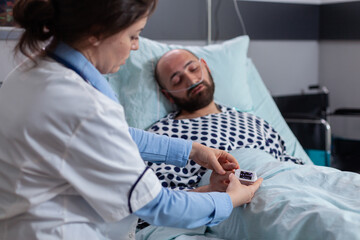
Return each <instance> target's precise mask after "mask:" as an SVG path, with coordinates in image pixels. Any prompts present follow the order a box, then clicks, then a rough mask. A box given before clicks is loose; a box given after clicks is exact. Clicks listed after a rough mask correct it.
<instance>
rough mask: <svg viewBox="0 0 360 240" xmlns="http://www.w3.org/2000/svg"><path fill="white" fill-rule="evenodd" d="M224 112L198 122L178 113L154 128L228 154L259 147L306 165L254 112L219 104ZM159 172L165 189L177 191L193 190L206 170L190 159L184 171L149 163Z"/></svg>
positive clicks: (160, 132)
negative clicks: (287, 150) (288, 149)
mask: <svg viewBox="0 0 360 240" xmlns="http://www.w3.org/2000/svg"><path fill="white" fill-rule="evenodd" d="M218 106H219V108H220V110H221V113H218V114H210V115H207V116H203V117H199V118H194V119H181V120H176V119H174V118H175V117H176V116H177V114H178V112H174V113H170V114H169V115H167V116H166V117H164V118H162V119H160V120H159V121H158V122H156V123H155V124H154V125H153V126H152V127H151V128H150V129H149V131H150V132H154V133H157V134H160V135H166V136H170V137H174V138H183V139H187V140H192V141H195V142H199V143H201V144H203V145H205V146H208V147H212V148H216V149H222V150H225V151H227V152H229V151H231V150H234V149H238V148H257V149H261V150H264V151H266V152H267V153H269V154H271V155H272V156H274V157H275V158H276V159H278V160H279V161H292V162H294V163H296V164H304V162H303V161H302V160H301V159H297V158H295V157H292V156H290V155H287V153H286V147H285V142H284V141H283V140H282V139H281V137H280V135H279V134H278V133H277V132H276V131H275V130H274V129H273V128H272V127H271V126H270V125H269V124H268V123H267V122H266V121H264V120H263V119H261V118H259V117H256V116H255V115H253V114H250V113H244V112H239V111H236V110H235V109H233V108H228V107H225V106H221V105H218ZM147 164H148V165H149V166H150V167H151V168H152V169H153V170H154V171H155V173H156V175H157V177H158V178H159V180H160V182H161V184H162V186H163V187H170V188H172V189H176V190H183V189H193V188H195V187H196V186H197V184H198V183H199V181H200V180H201V177H202V176H203V175H204V174H205V172H206V169H205V168H203V167H201V166H200V165H198V164H196V163H195V162H194V161H193V160H190V161H189V162H188V163H187V165H186V166H185V167H183V168H179V167H175V166H172V165H166V164H153V163H147Z"/></svg>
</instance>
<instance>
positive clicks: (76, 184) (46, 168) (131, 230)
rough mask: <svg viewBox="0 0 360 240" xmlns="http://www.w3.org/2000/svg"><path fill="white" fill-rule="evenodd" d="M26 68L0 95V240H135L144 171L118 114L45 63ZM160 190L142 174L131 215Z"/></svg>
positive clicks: (81, 82)
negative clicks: (136, 215)
mask: <svg viewBox="0 0 360 240" xmlns="http://www.w3.org/2000/svg"><path fill="white" fill-rule="evenodd" d="M30 64H31V62H30V61H27V62H26V63H25V64H23V65H21V66H20V67H18V68H17V69H15V70H14V71H13V72H12V73H11V74H10V76H9V77H8V79H7V80H5V82H4V84H3V86H2V87H1V89H0V114H1V115H0V146H1V147H0V239H47V240H48V239H86V240H91V239H131V238H134V234H135V226H136V217H135V216H134V215H131V214H130V212H129V206H128V196H129V192H130V188H131V186H132V185H133V184H134V183H135V182H136V180H137V179H138V177H139V175H140V174H141V173H142V172H143V171H144V169H145V165H144V162H143V161H142V159H141V157H140V154H139V152H138V148H137V146H136V144H135V143H134V142H133V140H132V138H131V136H130V134H129V132H128V125H127V123H126V121H125V116H124V111H123V108H122V107H121V105H119V104H117V103H115V102H114V101H112V100H111V99H109V98H108V97H106V96H104V95H103V94H102V93H100V92H99V91H97V90H96V89H94V88H93V87H92V86H90V85H89V84H88V83H86V82H85V81H84V80H83V79H82V78H81V77H80V76H79V75H77V74H76V73H75V72H73V71H72V70H70V69H67V68H65V67H63V66H62V65H61V64H59V63H57V62H55V61H53V60H52V59H49V58H46V59H45V60H40V61H39V62H38V65H37V66H35V67H33V68H29V65H30ZM160 190H161V185H160V183H159V181H158V179H157V177H156V176H155V175H154V173H153V171H147V172H146V173H145V175H144V176H143V177H142V178H141V180H140V181H139V183H138V184H137V185H136V188H135V189H134V191H133V194H132V197H131V200H130V203H131V207H132V210H133V211H134V212H135V211H136V210H138V209H140V208H141V207H143V206H144V205H146V204H147V203H148V202H150V201H151V200H152V199H154V198H155V197H156V196H157V195H158V193H159V192H160ZM107 223H110V224H107ZM114 230H115V232H114Z"/></svg>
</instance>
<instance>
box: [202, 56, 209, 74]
mask: <svg viewBox="0 0 360 240" xmlns="http://www.w3.org/2000/svg"><path fill="white" fill-rule="evenodd" d="M200 61H201V64H203V65H204V66H205V67H206V69H207V70H208V71H209V73H211V71H210V68H209V65H208V64H207V62H206V61H205V59H203V58H201V59H200Z"/></svg>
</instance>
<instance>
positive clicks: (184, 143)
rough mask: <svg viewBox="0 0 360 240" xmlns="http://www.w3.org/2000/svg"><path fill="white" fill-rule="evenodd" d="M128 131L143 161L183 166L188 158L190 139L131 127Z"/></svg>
mask: <svg viewBox="0 0 360 240" xmlns="http://www.w3.org/2000/svg"><path fill="white" fill-rule="evenodd" d="M129 132H130V135H131V137H132V139H133V140H134V142H135V143H136V145H137V146H138V149H139V152H140V155H141V157H142V159H143V160H145V161H149V162H153V163H166V164H172V165H175V166H178V167H184V166H185V165H186V163H187V161H188V160H189V155H190V151H191V148H192V142H191V141H188V140H184V139H180V138H170V137H167V136H161V135H157V134H154V133H150V132H146V131H143V130H141V129H136V128H131V127H130V128H129Z"/></svg>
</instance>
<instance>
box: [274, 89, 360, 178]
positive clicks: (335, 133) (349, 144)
mask: <svg viewBox="0 0 360 240" xmlns="http://www.w3.org/2000/svg"><path fill="white" fill-rule="evenodd" d="M309 90H310V92H309V93H302V94H294V95H284V96H273V99H274V101H275V103H276V104H277V106H278V108H279V110H280V112H281V114H282V115H283V117H284V118H285V120H286V122H287V124H288V125H289V127H290V129H291V130H292V131H293V133H294V135H295V136H296V137H297V139H298V140H299V142H300V144H301V145H302V146H303V148H304V150H305V151H306V153H307V154H308V155H309V157H310V159H311V160H312V161H313V162H314V164H316V165H320V166H331V167H334V168H337V169H340V170H343V171H353V172H359V173H360V135H359V134H353V135H351V134H352V132H353V131H351V129H347V133H346V134H343V133H342V131H343V130H341V129H346V126H347V125H348V123H349V119H351V121H353V122H352V124H353V125H354V124H355V125H356V124H357V125H358V127H357V129H359V131H360V109H337V110H335V111H334V112H332V113H330V112H329V110H328V109H329V91H328V90H327V88H326V87H320V86H318V85H314V86H309ZM334 127H335V128H334Z"/></svg>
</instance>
